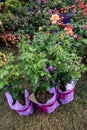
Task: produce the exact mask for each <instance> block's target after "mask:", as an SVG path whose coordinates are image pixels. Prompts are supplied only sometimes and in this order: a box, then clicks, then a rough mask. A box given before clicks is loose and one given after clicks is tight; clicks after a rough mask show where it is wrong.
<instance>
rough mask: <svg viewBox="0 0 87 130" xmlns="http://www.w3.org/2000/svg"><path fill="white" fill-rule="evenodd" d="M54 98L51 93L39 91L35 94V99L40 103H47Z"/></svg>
mask: <svg viewBox="0 0 87 130" xmlns="http://www.w3.org/2000/svg"><path fill="white" fill-rule="evenodd" d="M52 96H53V94H51V93H49V92H48V91H45V90H40V91H39V90H37V91H36V93H35V97H36V99H37V101H38V102H40V103H46V102H47V100H48V99H50V98H51V97H52Z"/></svg>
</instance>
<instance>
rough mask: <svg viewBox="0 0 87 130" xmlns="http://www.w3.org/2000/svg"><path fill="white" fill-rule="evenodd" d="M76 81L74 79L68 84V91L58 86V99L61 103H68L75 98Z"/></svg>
mask: <svg viewBox="0 0 87 130" xmlns="http://www.w3.org/2000/svg"><path fill="white" fill-rule="evenodd" d="M74 86H75V85H74V82H73V81H72V82H71V83H70V84H67V85H66V89H67V90H66V91H64V92H63V91H62V90H60V88H59V87H57V88H56V90H57V99H58V101H59V102H60V103H61V104H67V103H69V102H71V101H72V100H73V98H74Z"/></svg>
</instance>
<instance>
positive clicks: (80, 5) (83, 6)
mask: <svg viewBox="0 0 87 130" xmlns="http://www.w3.org/2000/svg"><path fill="white" fill-rule="evenodd" d="M79 8H81V9H84V8H85V4H84V2H83V1H81V2H80V3H79Z"/></svg>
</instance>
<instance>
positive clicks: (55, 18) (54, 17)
mask: <svg viewBox="0 0 87 130" xmlns="http://www.w3.org/2000/svg"><path fill="white" fill-rule="evenodd" d="M59 19H60V17H59V15H58V14H53V15H52V16H51V18H50V20H51V21H52V24H56V23H57V21H58V20H59Z"/></svg>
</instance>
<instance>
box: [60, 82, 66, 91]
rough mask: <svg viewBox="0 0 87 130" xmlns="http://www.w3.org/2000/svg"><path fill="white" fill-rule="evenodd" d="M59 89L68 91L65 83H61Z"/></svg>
mask: <svg viewBox="0 0 87 130" xmlns="http://www.w3.org/2000/svg"><path fill="white" fill-rule="evenodd" d="M59 88H60V89H61V90H62V91H63V92H64V91H66V86H65V83H64V82H63V81H61V82H60V86H59Z"/></svg>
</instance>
